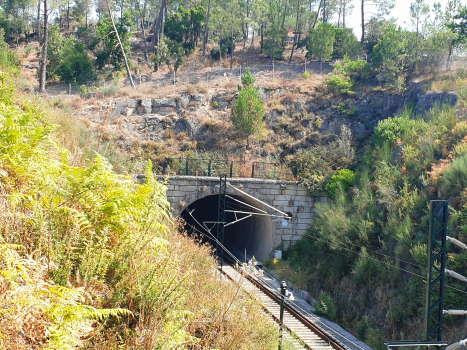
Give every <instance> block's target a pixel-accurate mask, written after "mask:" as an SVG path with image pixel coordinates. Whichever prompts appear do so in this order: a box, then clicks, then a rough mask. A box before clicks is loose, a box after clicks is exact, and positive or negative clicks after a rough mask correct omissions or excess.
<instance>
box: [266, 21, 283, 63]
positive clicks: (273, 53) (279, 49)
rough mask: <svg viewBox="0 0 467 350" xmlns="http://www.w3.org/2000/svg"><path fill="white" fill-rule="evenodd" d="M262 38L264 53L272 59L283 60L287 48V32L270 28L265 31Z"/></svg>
mask: <svg viewBox="0 0 467 350" xmlns="http://www.w3.org/2000/svg"><path fill="white" fill-rule="evenodd" d="M264 36H265V38H264V41H263V51H264V53H265V54H266V55H267V56H268V57H270V58H272V59H275V60H283V59H284V51H285V48H286V47H287V30H286V29H285V28H279V29H277V28H271V29H269V30H267V31H265V33H264Z"/></svg>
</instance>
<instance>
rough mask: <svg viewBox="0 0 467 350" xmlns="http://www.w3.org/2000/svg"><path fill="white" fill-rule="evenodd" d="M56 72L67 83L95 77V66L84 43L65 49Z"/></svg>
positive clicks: (79, 82)
mask: <svg viewBox="0 0 467 350" xmlns="http://www.w3.org/2000/svg"><path fill="white" fill-rule="evenodd" d="M56 74H57V75H58V76H60V80H61V81H63V82H65V83H74V82H76V83H78V84H81V83H84V82H85V81H86V80H88V79H92V78H93V77H94V66H93V64H92V61H91V59H90V58H89V57H88V54H87V52H86V51H85V48H84V45H83V44H75V45H74V46H73V47H71V48H68V49H67V50H65V52H64V54H63V61H62V64H61V65H60V66H59V67H58V68H57V70H56Z"/></svg>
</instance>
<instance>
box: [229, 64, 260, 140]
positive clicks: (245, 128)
mask: <svg viewBox="0 0 467 350" xmlns="http://www.w3.org/2000/svg"><path fill="white" fill-rule="evenodd" d="M254 83H255V77H254V76H253V74H251V72H250V70H249V69H247V70H246V72H245V74H243V76H242V84H243V86H242V87H241V88H240V94H239V96H238V99H237V100H236V101H234V102H233V103H232V123H233V125H234V128H235V131H236V132H237V133H238V135H239V136H240V137H242V138H246V140H247V145H248V146H249V141H250V140H249V138H250V136H251V135H258V134H259V133H260V132H261V130H262V129H263V117H264V101H263V100H262V99H261V98H260V96H259V94H258V88H256V87H255V86H254Z"/></svg>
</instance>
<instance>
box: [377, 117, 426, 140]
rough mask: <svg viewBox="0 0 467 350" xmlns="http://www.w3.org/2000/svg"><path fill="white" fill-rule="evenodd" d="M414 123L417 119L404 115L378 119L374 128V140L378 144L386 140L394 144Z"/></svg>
mask: <svg viewBox="0 0 467 350" xmlns="http://www.w3.org/2000/svg"><path fill="white" fill-rule="evenodd" d="M416 123H417V121H415V120H413V119H409V118H407V117H406V116H401V117H394V118H387V119H383V120H380V121H379V122H378V125H377V126H376V128H375V133H374V138H375V141H376V143H377V144H379V145H382V144H383V143H384V142H388V143H389V144H390V145H391V146H394V145H395V144H396V143H397V141H398V140H399V139H400V138H402V137H403V136H404V134H405V133H406V132H407V131H409V130H410V129H411V128H413V127H414V126H415V125H416Z"/></svg>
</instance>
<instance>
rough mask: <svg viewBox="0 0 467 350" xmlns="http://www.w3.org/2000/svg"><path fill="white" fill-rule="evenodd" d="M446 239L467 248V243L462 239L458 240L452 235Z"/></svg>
mask: <svg viewBox="0 0 467 350" xmlns="http://www.w3.org/2000/svg"><path fill="white" fill-rule="evenodd" d="M446 239H447V240H449V241H451V242H452V243H454V244H455V245H457V246H458V247H461V248H463V249H467V245H466V244H464V243H462V242H461V241H458V240H457V239H455V238H452V237H449V236H446Z"/></svg>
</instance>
